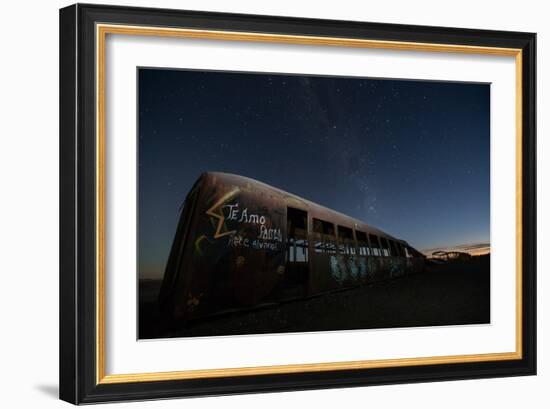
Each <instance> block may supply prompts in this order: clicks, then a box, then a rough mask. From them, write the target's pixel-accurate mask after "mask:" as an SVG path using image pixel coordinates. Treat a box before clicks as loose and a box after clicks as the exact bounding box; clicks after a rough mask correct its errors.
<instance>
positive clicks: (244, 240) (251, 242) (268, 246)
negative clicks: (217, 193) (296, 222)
mask: <svg viewBox="0 0 550 409" xmlns="http://www.w3.org/2000/svg"><path fill="white" fill-rule="evenodd" d="M223 207H224V208H228V209H229V213H228V215H227V217H226V220H227V221H234V222H237V223H244V224H255V225H260V231H259V233H258V236H256V237H255V238H250V237H243V236H241V235H240V234H237V233H236V234H233V235H231V237H229V239H228V242H227V244H228V246H230V247H246V248H253V249H258V250H263V249H265V250H277V249H278V248H279V246H278V243H282V242H283V234H282V232H281V229H274V228H269V227H267V226H266V222H267V219H266V216H263V215H260V214H256V213H251V212H249V211H248V208H244V209H242V210H241V209H240V208H239V203H232V204H227V205H225V206H223Z"/></svg>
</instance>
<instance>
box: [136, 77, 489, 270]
mask: <svg viewBox="0 0 550 409" xmlns="http://www.w3.org/2000/svg"><path fill="white" fill-rule="evenodd" d="M138 86H139V106H138V110H139V126H138V128H139V129H138V132H139V135H138V137H139V199H138V200H139V216H138V218H139V220H138V222H139V270H140V271H139V275H140V277H141V278H151V277H157V278H160V277H162V275H163V273H164V266H165V262H166V260H167V258H168V253H169V251H170V246H171V243H172V239H173V237H174V233H175V229H176V223H177V221H178V216H179V213H178V210H179V209H180V207H181V205H182V203H183V201H184V199H185V196H186V194H187V192H188V191H189V190H190V188H191V187H192V185H193V183H194V182H195V181H196V179H197V178H198V177H199V175H200V174H201V173H202V172H204V171H221V172H229V173H236V174H240V175H243V176H247V177H251V178H253V179H257V180H260V181H262V182H265V183H268V184H270V185H273V186H275V187H278V188H280V189H283V190H286V191H288V192H291V193H294V194H296V195H298V196H301V197H304V198H306V199H309V200H312V201H314V202H317V203H319V204H322V205H324V206H327V207H329V208H332V209H335V210H337V211H340V212H342V213H345V214H347V215H350V216H353V217H355V218H357V219H360V220H362V221H364V222H366V223H368V224H370V225H373V226H375V227H377V228H380V229H382V230H384V231H386V232H387V233H389V234H391V235H394V236H396V237H398V238H401V239H404V240H407V241H408V242H409V244H411V245H412V246H413V247H415V248H417V249H419V250H422V249H428V248H436V247H450V246H455V245H460V244H468V243H488V242H489V199H490V197H489V196H490V180H489V177H490V125H489V124H490V116H489V109H490V86H489V85H488V84H470V83H449V82H435V81H410V80H381V79H380V80H379V79H364V78H350V77H332V76H330V77H317V76H302V75H293V76H290V75H280V74H253V73H231V72H212V71H187V70H162V69H140V70H139V71H138Z"/></svg>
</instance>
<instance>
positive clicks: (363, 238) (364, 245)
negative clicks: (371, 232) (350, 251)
mask: <svg viewBox="0 0 550 409" xmlns="http://www.w3.org/2000/svg"><path fill="white" fill-rule="evenodd" d="M355 237H356V238H357V249H358V250H359V255H360V256H368V255H369V243H368V241H367V234H366V233H363V232H362V231H357V230H356V231H355Z"/></svg>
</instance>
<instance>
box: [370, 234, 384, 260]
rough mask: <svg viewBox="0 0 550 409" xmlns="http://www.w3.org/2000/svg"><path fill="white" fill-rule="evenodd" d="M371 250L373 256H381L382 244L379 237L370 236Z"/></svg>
mask: <svg viewBox="0 0 550 409" xmlns="http://www.w3.org/2000/svg"><path fill="white" fill-rule="evenodd" d="M369 240H370V248H371V250H372V255H373V256H381V255H382V253H381V250H380V242H379V241H378V236H376V235H374V234H369Z"/></svg>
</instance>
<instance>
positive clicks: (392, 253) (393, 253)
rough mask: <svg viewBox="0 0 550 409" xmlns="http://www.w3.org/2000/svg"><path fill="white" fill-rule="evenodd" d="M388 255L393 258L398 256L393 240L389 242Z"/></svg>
mask: <svg viewBox="0 0 550 409" xmlns="http://www.w3.org/2000/svg"><path fill="white" fill-rule="evenodd" d="M390 253H391V255H392V256H393V257H398V256H399V252H398V251H397V243H396V242H395V241H393V240H390Z"/></svg>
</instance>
